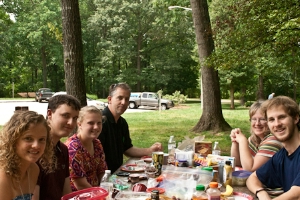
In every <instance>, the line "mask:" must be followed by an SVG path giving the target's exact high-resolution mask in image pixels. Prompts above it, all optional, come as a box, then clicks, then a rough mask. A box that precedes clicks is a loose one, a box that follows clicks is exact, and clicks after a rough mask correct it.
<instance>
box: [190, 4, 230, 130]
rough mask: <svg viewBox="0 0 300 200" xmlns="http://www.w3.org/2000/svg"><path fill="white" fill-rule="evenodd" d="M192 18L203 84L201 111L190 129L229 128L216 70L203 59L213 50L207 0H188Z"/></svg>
mask: <svg viewBox="0 0 300 200" xmlns="http://www.w3.org/2000/svg"><path fill="white" fill-rule="evenodd" d="M190 2H191V7H192V13H193V20H194V26H195V33H196V41H197V44H198V53H199V59H200V64H201V75H202V84H203V86H202V87H203V91H202V94H203V102H201V103H203V112H202V116H201V118H200V120H199V121H198V123H197V124H196V125H195V127H193V129H192V131H194V132H202V131H212V132H213V133H217V132H221V131H227V130H230V129H231V127H230V125H229V124H228V123H227V122H226V121H225V119H224V117H223V113H222V106H221V92H220V83H219V77H218V71H217V70H215V69H214V68H213V67H211V66H207V63H205V62H204V61H205V59H206V58H207V57H208V56H209V55H211V53H212V52H213V51H214V41H213V38H212V30H211V24H210V17H209V13H208V5H207V0H190Z"/></svg>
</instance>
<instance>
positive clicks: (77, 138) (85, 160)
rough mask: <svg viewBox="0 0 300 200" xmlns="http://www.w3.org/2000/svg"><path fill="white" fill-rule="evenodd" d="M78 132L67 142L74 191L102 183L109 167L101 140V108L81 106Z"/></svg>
mask: <svg viewBox="0 0 300 200" xmlns="http://www.w3.org/2000/svg"><path fill="white" fill-rule="evenodd" d="M77 125H78V133H77V134H74V135H73V136H71V137H70V138H68V140H67V141H66V142H65V144H66V145H67V147H68V150H69V169H70V179H71V188H72V190H73V191H76V190H82V189H85V188H89V187H96V186H99V185H100V181H101V178H102V176H103V175H104V171H105V170H106V169H107V165H106V162H105V154H104V151H103V147H102V144H101V142H100V141H99V140H98V139H97V138H98V136H99V135H100V133H101V130H102V114H101V110H99V109H98V108H96V107H95V106H85V107H83V108H81V110H80V112H79V117H78V120H77Z"/></svg>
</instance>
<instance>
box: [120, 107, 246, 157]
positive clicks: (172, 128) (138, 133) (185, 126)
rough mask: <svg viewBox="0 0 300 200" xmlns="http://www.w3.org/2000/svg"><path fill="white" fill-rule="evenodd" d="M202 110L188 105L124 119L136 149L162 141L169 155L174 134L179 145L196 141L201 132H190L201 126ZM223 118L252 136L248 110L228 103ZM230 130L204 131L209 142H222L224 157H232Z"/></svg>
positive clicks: (128, 114)
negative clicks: (186, 141)
mask: <svg viewBox="0 0 300 200" xmlns="http://www.w3.org/2000/svg"><path fill="white" fill-rule="evenodd" d="M201 113H202V110H201V109H200V104H199V103H187V104H184V105H182V106H180V107H175V108H172V109H170V110H166V111H161V112H159V111H156V112H144V113H125V114H123V117H124V118H125V119H126V120H127V122H128V124H129V129H130V134H131V139H132V142H133V144H134V146H137V147H149V146H151V145H152V144H153V143H154V142H156V141H158V142H161V143H162V144H163V147H164V151H165V152H167V143H168V139H169V137H170V135H174V138H175V140H176V142H178V141H182V140H183V139H184V137H185V136H188V137H189V138H194V137H196V136H199V135H200V133H193V132H191V131H190V130H191V129H192V128H193V127H194V126H195V125H196V124H197V122H198V121H199V119H200V117H201ZM223 116H224V118H225V120H226V121H227V122H228V123H229V124H230V126H231V127H232V128H236V127H239V128H241V130H242V131H243V133H245V134H246V135H247V136H249V134H250V133H249V130H250V122H249V117H248V108H244V107H243V108H242V107H237V108H236V109H235V110H231V109H230V108H229V105H228V104H223ZM229 134H230V131H228V132H220V133H217V134H212V133H210V132H203V133H201V135H204V136H205V140H206V141H212V142H214V141H219V144H220V147H221V149H222V155H229V154H230V146H231V140H230V137H229Z"/></svg>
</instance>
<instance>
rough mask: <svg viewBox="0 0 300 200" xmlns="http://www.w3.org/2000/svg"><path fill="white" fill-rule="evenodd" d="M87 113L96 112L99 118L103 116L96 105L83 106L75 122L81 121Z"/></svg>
mask: <svg viewBox="0 0 300 200" xmlns="http://www.w3.org/2000/svg"><path fill="white" fill-rule="evenodd" d="M87 113H96V114H99V115H100V117H101V118H103V117H102V111H101V110H99V109H98V108H97V107H96V106H84V107H82V108H81V110H80V111H79V115H78V118H77V123H79V122H82V121H83V119H84V117H85V115H86V114H87ZM78 132H79V129H78Z"/></svg>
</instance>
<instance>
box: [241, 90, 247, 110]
mask: <svg viewBox="0 0 300 200" xmlns="http://www.w3.org/2000/svg"><path fill="white" fill-rule="evenodd" d="M245 95H246V88H245V87H243V88H242V89H241V98H240V104H241V106H244V105H245V101H246V100H245Z"/></svg>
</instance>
